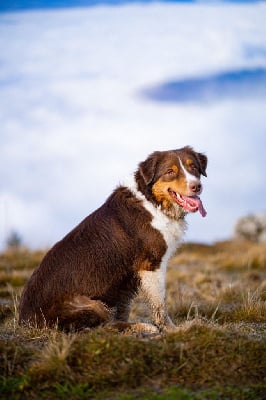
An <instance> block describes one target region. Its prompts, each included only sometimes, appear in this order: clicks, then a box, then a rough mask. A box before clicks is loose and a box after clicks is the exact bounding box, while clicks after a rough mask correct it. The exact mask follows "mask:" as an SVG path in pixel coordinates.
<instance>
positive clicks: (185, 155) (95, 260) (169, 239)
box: [19, 147, 207, 330]
mask: <svg viewBox="0 0 266 400" xmlns="http://www.w3.org/2000/svg"><path fill="white" fill-rule="evenodd" d="M206 166H207V157H206V156H205V155H203V154H201V153H196V152H195V151H194V150H193V149H192V148H191V147H184V148H182V149H178V150H171V151H161V152H154V153H152V154H151V155H150V156H149V157H148V158H147V159H146V160H145V161H144V162H142V163H140V164H139V166H138V169H137V171H136V172H135V174H134V176H132V178H131V179H129V180H128V181H127V182H125V183H124V184H123V185H120V186H119V187H118V188H117V189H116V190H114V192H113V193H112V194H111V196H110V197H109V198H108V199H107V200H106V202H105V203H104V204H103V205H102V206H101V207H100V208H99V209H98V210H96V211H94V212H93V213H92V214H91V215H89V216H88V217H87V218H85V219H84V220H83V221H82V222H81V223H80V224H79V225H78V226H77V227H76V228H74V229H73V230H72V231H71V232H70V233H69V234H68V235H67V236H65V237H64V238H63V239H62V240H61V241H59V242H58V243H56V244H55V246H54V247H53V248H52V249H51V250H50V251H49V252H48V253H47V254H46V256H45V257H44V259H43V261H42V262H41V264H40V265H39V267H38V268H37V269H36V270H35V271H34V273H33V275H32V276H31V278H30V279H29V281H28V283H27V284H26V287H25V289H24V292H23V294H22V298H21V302H20V309H19V320H20V323H31V324H34V325H37V326H40V327H42V326H51V325H57V326H58V327H59V328H62V329H65V330H69V329H74V330H79V329H82V328H86V327H94V326H97V325H99V324H102V323H108V322H111V321H116V322H117V323H119V321H121V323H123V322H126V321H128V316H129V309H130V302H131V300H132V299H133V297H134V296H135V295H136V293H137V292H138V290H139V289H140V288H141V289H142V290H143V292H144V294H145V298H146V300H147V303H148V304H149V306H150V309H151V312H152V319H153V323H154V324H155V325H156V327H158V329H159V330H167V329H169V328H173V327H174V324H173V323H172V321H171V320H170V318H169V316H168V314H167V310H166V305H165V274H166V266H167V262H168V260H169V258H170V257H171V256H172V255H173V254H174V252H175V251H176V249H177V246H178V244H179V243H180V241H181V238H182V235H183V233H184V230H185V221H184V217H185V215H186V214H187V212H188V210H189V211H193V212H195V211H197V210H198V209H199V207H200V206H199V204H201V203H199V202H200V200H199V198H198V197H197V195H198V194H200V192H201V190H202V188H201V183H200V175H205V176H206ZM179 195H181V197H182V196H184V198H185V196H191V197H189V199H192V200H193V199H198V200H197V202H196V206H195V204H194V206H193V204H192V206H191V207H190V208H191V209H190V208H189V205H187V206H185V208H183V206H182V202H181V203H180V197H179ZM178 198H179V200H178ZM192 200H191V201H192ZM195 201H196V200H195ZM197 205H198V206H197ZM200 211H201V210H200ZM201 213H202V211H201Z"/></svg>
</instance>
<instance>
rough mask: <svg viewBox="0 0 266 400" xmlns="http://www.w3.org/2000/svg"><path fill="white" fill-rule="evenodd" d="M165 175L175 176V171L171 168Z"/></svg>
mask: <svg viewBox="0 0 266 400" xmlns="http://www.w3.org/2000/svg"><path fill="white" fill-rule="evenodd" d="M166 174H167V175H174V174H175V171H174V170H173V169H172V168H169V169H168V170H167V171H166Z"/></svg>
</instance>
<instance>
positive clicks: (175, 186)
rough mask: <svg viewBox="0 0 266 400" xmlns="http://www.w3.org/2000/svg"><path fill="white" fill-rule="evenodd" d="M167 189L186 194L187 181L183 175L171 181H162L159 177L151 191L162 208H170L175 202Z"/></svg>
mask: <svg viewBox="0 0 266 400" xmlns="http://www.w3.org/2000/svg"><path fill="white" fill-rule="evenodd" d="M169 189H171V190H173V191H174V192H176V193H179V194H182V195H187V194H188V192H187V181H186V179H185V177H179V178H176V179H174V180H173V181H170V182H169V181H163V180H162V178H160V179H159V180H158V181H157V182H155V184H154V185H153V187H152V193H153V195H154V196H155V198H156V200H157V201H158V202H159V203H161V205H162V207H163V208H164V209H168V210H169V209H170V208H171V206H172V204H173V203H175V201H174V200H173V198H172V196H171V195H170V194H169Z"/></svg>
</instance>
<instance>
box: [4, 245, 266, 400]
mask: <svg viewBox="0 0 266 400" xmlns="http://www.w3.org/2000/svg"><path fill="white" fill-rule="evenodd" d="M43 254H44V252H41V251H40V252H30V251H28V250H26V249H23V250H18V251H16V252H10V251H9V252H5V253H3V254H1V255H0V399H7V398H8V399H10V400H12V399H24V398H27V399H70V400H71V399H80V400H83V399H84V400H85V399H107V400H108V399H110V400H133V399H147V400H164V399H168V400H169V399H170V400H171V399H180V400H183V399H184V400H187V399H188V400H189V399H197V400H203V399H204V400H205V399H213V400H214V399H241V400H245V399H246V400H253V399H254V400H255V399H256V400H258V399H265V393H266V380H265V376H266V362H265V360H266V346H265V338H266V335H265V334H266V307H265V300H266V293H265V292H266V270H265V257H266V245H265V244H254V243H249V242H234V241H232V242H231V241H228V242H223V243H221V242H220V243H215V244H213V245H210V246H209V245H200V244H192V243H191V244H189V243H188V244H185V245H183V247H182V248H181V249H180V251H179V252H178V254H177V255H176V257H174V258H173V260H172V261H171V263H170V265H169V269H168V274H167V303H168V308H169V313H170V315H171V317H172V318H173V320H174V321H175V322H176V324H177V325H178V326H179V330H178V331H177V332H175V333H171V334H170V333H169V334H164V335H157V336H152V337H143V336H141V335H137V334H136V335H128V334H119V333H118V332H114V331H111V330H110V329H108V328H97V329H94V330H91V331H86V332H80V333H76V334H65V333H62V332H60V331H58V330H57V329H42V330H40V329H37V328H33V327H28V328H25V327H20V326H19V325H18V323H17V317H18V315H17V307H18V302H19V297H20V295H21V291H22V287H23V285H24V282H25V281H26V279H27V278H28V276H29V275H30V273H31V272H32V270H33V268H34V267H35V266H37V265H38V263H39V262H40V260H41V258H42V257H43ZM131 319H132V320H136V319H138V320H141V321H144V322H146V321H147V320H148V319H149V313H148V310H147V308H146V306H145V305H144V304H143V301H142V298H141V295H140V296H138V298H137V299H136V300H135V301H134V304H133V305H132V312H131Z"/></svg>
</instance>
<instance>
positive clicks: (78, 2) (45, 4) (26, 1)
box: [0, 0, 261, 11]
mask: <svg viewBox="0 0 266 400" xmlns="http://www.w3.org/2000/svg"><path fill="white" fill-rule="evenodd" d="M197 1H198V2H199V1H201V2H202V0H160V2H165V3H195V2H197ZM222 1H224V2H227V3H230V2H231V3H257V2H258V1H261V0H220V2H222ZM152 2H156V0H2V1H1V3H0V11H8V10H11V11H15V10H16V11H18V10H32V9H44V8H46V9H49V8H50V9H51V8H66V7H89V6H90V7H93V6H96V5H103V4H104V5H122V4H128V3H152Z"/></svg>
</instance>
